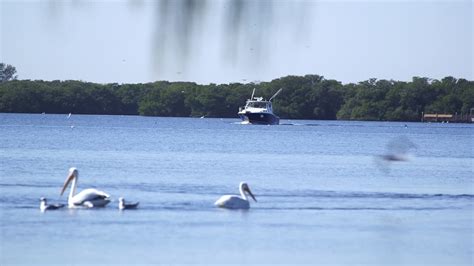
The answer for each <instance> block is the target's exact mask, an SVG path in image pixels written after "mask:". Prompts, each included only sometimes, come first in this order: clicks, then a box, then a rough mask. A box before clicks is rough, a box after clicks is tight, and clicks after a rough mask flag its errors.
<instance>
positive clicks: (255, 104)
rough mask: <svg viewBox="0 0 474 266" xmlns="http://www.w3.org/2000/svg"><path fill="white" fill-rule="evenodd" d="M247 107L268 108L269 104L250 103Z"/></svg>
mask: <svg viewBox="0 0 474 266" xmlns="http://www.w3.org/2000/svg"><path fill="white" fill-rule="evenodd" d="M247 106H248V107H253V108H267V103H266V102H249V104H248V105H247Z"/></svg>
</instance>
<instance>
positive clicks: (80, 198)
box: [61, 167, 110, 208]
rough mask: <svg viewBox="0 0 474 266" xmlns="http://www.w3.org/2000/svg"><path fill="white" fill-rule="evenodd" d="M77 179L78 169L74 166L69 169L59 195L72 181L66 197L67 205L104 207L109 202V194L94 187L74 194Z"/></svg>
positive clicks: (71, 206) (72, 206) (74, 206)
mask: <svg viewBox="0 0 474 266" xmlns="http://www.w3.org/2000/svg"><path fill="white" fill-rule="evenodd" d="M78 179H79V171H78V170H77V169H76V168H75V167H71V168H70V169H69V175H68V177H67V178H66V181H65V182H64V185H63V188H62V190H61V196H62V195H63V193H64V191H65V190H66V188H67V187H68V185H69V183H70V182H71V181H72V184H71V190H70V192H69V197H68V200H67V202H68V207H69V208H77V207H88V208H92V207H105V206H106V205H107V204H108V203H109V202H110V195H109V194H107V193H105V192H103V191H100V190H97V189H95V188H88V189H84V190H83V191H81V192H79V193H77V194H76V186H77V182H78Z"/></svg>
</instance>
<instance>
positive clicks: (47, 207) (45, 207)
mask: <svg viewBox="0 0 474 266" xmlns="http://www.w3.org/2000/svg"><path fill="white" fill-rule="evenodd" d="M40 202H41V203H40V210H41V211H42V212H44V211H46V210H56V209H59V208H62V207H64V204H49V205H48V203H47V201H46V198H43V197H41V198H40Z"/></svg>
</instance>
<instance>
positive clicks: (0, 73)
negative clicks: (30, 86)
mask: <svg viewBox="0 0 474 266" xmlns="http://www.w3.org/2000/svg"><path fill="white" fill-rule="evenodd" d="M15 74H16V68H15V67H14V66H12V65H6V64H5V63H0V82H6V81H9V80H13V79H17V77H18V76H17V75H15Z"/></svg>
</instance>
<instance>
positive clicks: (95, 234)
mask: <svg viewBox="0 0 474 266" xmlns="http://www.w3.org/2000/svg"><path fill="white" fill-rule="evenodd" d="M281 122H282V123H283V124H284V125H279V126H252V125H241V124H239V123H238V119H197V118H156V117H135V116H86V115H84V116H81V115H72V116H71V117H70V118H67V115H39V114H38V115H30V114H0V137H1V138H0V265H12V264H29V265H52V264H68V265H91V264H110V265H117V264H187V263H192V264H212V263H214V264H227V263H233V264H240V265H243V264H246V265H254V264H257V265H258V264H286V265H294V264H303V263H307V264H311V265H317V264H323V265H357V264H358V265H368V264H373V265H472V264H473V261H474V259H473V256H474V255H473V254H474V240H473V239H474V238H473V235H474V231H473V229H474V226H473V223H474V217H473V216H474V214H473V213H474V212H473V211H474V177H473V176H474V175H473V170H474V169H473V167H474V166H473V165H474V151H473V150H474V146H473V143H474V126H473V125H468V124H434V123H433V124H423V123H393V122H392V123H390V122H344V121H301V120H282V121H281ZM397 142H399V143H398V144H397V145H403V144H404V143H405V142H411V143H413V147H411V148H410V150H409V152H407V153H406V156H407V157H408V158H409V160H408V161H396V162H389V161H384V160H382V159H380V157H379V156H380V155H384V154H387V153H391V152H393V151H392V150H391V148H390V147H392V146H393V145H392V144H393V143H397ZM72 166H75V167H77V168H78V169H79V173H80V176H79V183H78V188H79V189H83V188H88V187H95V188H98V189H101V190H104V191H106V192H107V193H109V194H111V195H112V197H113V199H114V201H113V202H111V203H110V204H109V205H108V206H107V207H106V208H104V209H96V210H86V209H80V210H68V209H61V210H58V211H47V212H45V213H41V212H40V211H39V200H38V199H39V198H40V197H42V196H44V197H47V198H48V199H49V200H50V201H51V202H54V203H66V196H63V197H59V192H60V188H61V186H62V184H63V182H64V179H65V178H66V176H67V172H68V169H69V168H70V167H72ZM240 181H247V182H248V184H249V186H250V188H251V189H252V191H253V192H254V194H255V195H256V198H257V200H258V202H257V203H254V202H252V203H251V209H250V210H248V211H229V210H223V209H219V208H215V207H214V206H213V202H214V201H215V200H216V199H217V198H219V196H220V195H223V194H235V193H238V184H239V182H240ZM120 196H123V197H125V199H127V200H130V201H140V207H139V209H137V210H129V211H122V212H120V211H119V210H118V208H117V206H118V202H117V199H118V197H120Z"/></svg>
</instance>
